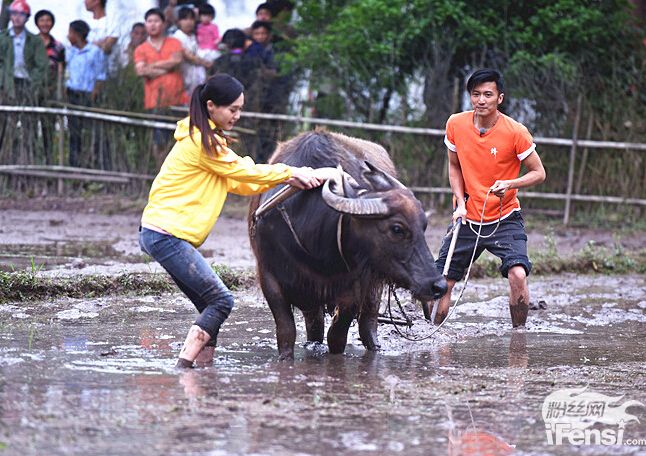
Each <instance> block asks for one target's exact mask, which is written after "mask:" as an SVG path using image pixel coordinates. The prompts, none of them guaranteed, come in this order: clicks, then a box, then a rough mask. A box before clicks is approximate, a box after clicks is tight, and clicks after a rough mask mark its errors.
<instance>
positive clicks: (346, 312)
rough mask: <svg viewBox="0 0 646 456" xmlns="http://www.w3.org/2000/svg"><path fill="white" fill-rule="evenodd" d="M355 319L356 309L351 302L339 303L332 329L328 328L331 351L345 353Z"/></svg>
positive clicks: (328, 343) (328, 342) (328, 341)
mask: <svg viewBox="0 0 646 456" xmlns="http://www.w3.org/2000/svg"><path fill="white" fill-rule="evenodd" d="M353 319H354V310H353V308H352V306H351V305H349V303H346V302H339V303H337V306H336V310H335V312H334V317H333V318H332V323H331V324H330V329H328V330H327V345H328V349H329V350H330V353H343V352H344V351H345V344H346V342H347V340H348V330H349V329H350V324H351V323H352V320H353Z"/></svg>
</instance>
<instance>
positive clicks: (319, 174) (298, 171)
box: [286, 167, 339, 190]
mask: <svg viewBox="0 0 646 456" xmlns="http://www.w3.org/2000/svg"><path fill="white" fill-rule="evenodd" d="M338 173H339V172H338V171H337V170H336V169H335V168H317V169H312V168H310V167H302V168H292V177H290V178H289V179H288V180H287V181H286V183H287V184H289V185H291V186H294V187H297V188H300V189H301V190H309V189H310V188H315V187H318V186H320V185H322V184H323V182H325V181H326V180H328V179H331V178H334V177H335V176H338Z"/></svg>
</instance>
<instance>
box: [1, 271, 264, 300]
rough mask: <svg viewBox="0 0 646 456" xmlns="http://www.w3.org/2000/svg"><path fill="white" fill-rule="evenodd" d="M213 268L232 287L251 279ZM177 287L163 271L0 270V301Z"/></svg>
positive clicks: (250, 275) (250, 273) (155, 291)
mask: <svg viewBox="0 0 646 456" xmlns="http://www.w3.org/2000/svg"><path fill="white" fill-rule="evenodd" d="M213 268H214V270H215V271H216V272H217V273H218V275H219V276H220V277H221V278H222V280H223V281H224V283H225V284H226V285H227V287H229V288H230V289H232V290H236V289H240V288H246V287H249V286H251V285H252V284H254V283H255V278H254V275H253V271H250V270H234V269H231V268H229V267H226V266H220V265H215V266H214V267H213ZM171 291H178V289H177V287H176V285H175V284H174V283H173V281H172V280H171V278H170V276H169V275H168V274H165V273H149V274H146V273H127V274H119V275H116V276H110V275H74V276H65V277H49V276H44V275H43V274H40V273H39V272H38V271H37V270H35V269H32V270H31V271H15V272H2V271H0V303H4V302H19V301H27V300H42V299H53V298H60V297H69V298H93V297H98V296H107V295H128V294H136V295H149V294H161V293H168V292H171Z"/></svg>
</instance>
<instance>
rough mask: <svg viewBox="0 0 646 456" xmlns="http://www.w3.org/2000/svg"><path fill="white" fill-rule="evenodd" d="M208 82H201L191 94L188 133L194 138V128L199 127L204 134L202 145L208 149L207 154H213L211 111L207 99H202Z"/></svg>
mask: <svg viewBox="0 0 646 456" xmlns="http://www.w3.org/2000/svg"><path fill="white" fill-rule="evenodd" d="M205 87H206V84H200V85H198V86H197V87H195V90H193V94H192V95H191V104H190V105H189V108H188V115H189V119H188V135H189V136H190V137H191V140H193V142H195V140H194V139H193V130H194V129H195V128H197V129H198V130H199V131H200V133H201V135H202V147H203V148H204V150H206V153H207V154H209V155H210V154H211V152H212V150H213V149H215V147H214V140H215V138H214V137H213V132H212V129H211V126H210V125H209V112H208V110H207V109H206V100H204V101H202V99H203V97H202V94H203V92H204V88H205Z"/></svg>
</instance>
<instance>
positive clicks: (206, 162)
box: [141, 117, 292, 247]
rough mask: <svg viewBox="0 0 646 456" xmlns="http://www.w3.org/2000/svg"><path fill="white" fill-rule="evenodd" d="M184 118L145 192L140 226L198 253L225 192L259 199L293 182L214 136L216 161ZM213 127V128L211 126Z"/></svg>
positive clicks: (285, 169)
mask: <svg viewBox="0 0 646 456" xmlns="http://www.w3.org/2000/svg"><path fill="white" fill-rule="evenodd" d="M188 126H189V118H188V117H187V118H185V119H183V120H181V121H179V122H177V129H176V130H175V140H176V141H177V142H176V143H175V145H174V146H173V148H172V150H171V151H170V153H169V154H168V157H166V160H165V161H164V164H163V165H162V167H161V170H160V171H159V174H158V175H157V177H156V178H155V181H154V182H153V185H152V187H151V189H150V195H149V197H148V205H147V206H146V208H145V209H144V213H143V215H142V217H141V222H142V224H148V225H153V226H156V227H158V228H161V229H163V230H165V231H167V232H168V233H170V234H172V235H173V236H175V237H177V238H179V239H183V240H185V241H188V242H190V243H191V244H192V245H194V246H195V247H199V246H200V245H202V243H203V242H204V241H205V240H206V238H207V236H208V235H209V233H210V232H211V229H213V225H215V222H216V220H217V219H218V216H219V215H220V212H221V211H222V206H223V205H224V201H225V199H226V197H227V193H228V192H232V193H235V194H238V195H255V194H257V193H262V192H264V191H266V190H269V189H270V188H272V187H274V186H275V185H277V184H280V183H282V182H284V181H286V180H287V179H289V178H290V177H291V176H292V171H291V168H290V167H289V166H287V165H283V164H281V163H278V164H275V165H263V164H256V163H254V162H253V160H252V159H251V158H250V157H244V158H243V157H240V156H239V155H237V154H236V153H235V152H233V151H232V150H231V149H229V148H228V147H227V142H226V139H225V138H223V137H221V136H218V137H217V139H218V142H219V143H220V145H219V146H218V147H217V149H218V150H217V152H218V154H217V156H216V157H212V156H210V155H208V154H207V153H206V151H205V150H204V149H203V147H202V143H201V141H202V137H201V134H200V131H199V130H198V129H197V128H195V129H194V130H193V138H192V139H191V137H190V136H189V128H188ZM212 126H213V124H212Z"/></svg>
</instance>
